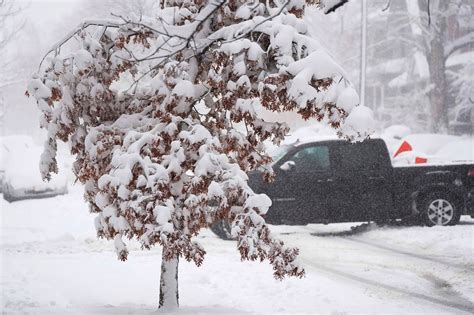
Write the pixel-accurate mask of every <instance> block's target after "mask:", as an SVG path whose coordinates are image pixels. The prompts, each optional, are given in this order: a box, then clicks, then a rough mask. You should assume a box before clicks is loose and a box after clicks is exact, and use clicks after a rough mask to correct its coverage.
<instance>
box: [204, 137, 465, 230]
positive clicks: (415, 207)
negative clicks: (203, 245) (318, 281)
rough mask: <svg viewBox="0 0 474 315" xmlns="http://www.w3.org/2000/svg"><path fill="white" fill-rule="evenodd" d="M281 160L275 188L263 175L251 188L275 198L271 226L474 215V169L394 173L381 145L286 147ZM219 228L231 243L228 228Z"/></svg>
mask: <svg viewBox="0 0 474 315" xmlns="http://www.w3.org/2000/svg"><path fill="white" fill-rule="evenodd" d="M274 161H275V162H274V164H273V169H274V171H275V173H276V178H275V181H274V182H273V183H266V182H264V181H263V180H262V176H261V174H259V173H258V172H255V173H251V174H249V185H250V187H252V189H253V190H254V191H255V192H257V193H265V194H267V195H268V196H269V197H270V198H271V200H272V206H271V208H270V209H269V211H268V213H267V214H266V217H265V219H266V221H267V223H269V224H308V223H335V222H351V221H375V222H384V221H388V220H393V219H403V218H408V217H410V218H415V219H417V220H419V222H420V223H422V224H425V225H428V226H433V225H455V224H457V223H458V222H459V218H460V216H461V215H462V214H469V215H471V216H473V215H474V165H473V164H455V165H439V166H432V165H420V166H418V165H417V166H409V167H392V163H391V160H390V156H389V152H388V150H387V146H386V145H385V142H384V141H383V140H381V139H369V140H365V141H364V142H359V143H350V142H347V141H343V140H329V141H318V142H305V143H301V142H300V143H295V144H292V145H284V146H281V147H280V148H278V150H277V151H276V152H275V154H274ZM213 230H214V231H215V232H216V234H218V235H219V236H223V237H225V235H224V234H227V233H225V232H227V231H229V226H228V223H222V224H217V225H215V226H214V227H213ZM227 235H228V234H227Z"/></svg>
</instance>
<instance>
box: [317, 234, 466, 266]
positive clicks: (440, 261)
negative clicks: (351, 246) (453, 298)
mask: <svg viewBox="0 0 474 315" xmlns="http://www.w3.org/2000/svg"><path fill="white" fill-rule="evenodd" d="M312 235H313V234H312ZM341 239H343V240H347V241H352V242H356V243H360V244H364V245H367V246H372V247H375V248H379V249H382V250H385V251H389V252H393V253H396V254H399V255H404V256H408V257H413V258H416V259H421V260H426V261H429V262H434V263H438V264H441V265H445V266H447V267H453V268H457V269H461V270H463V271H465V270H468V271H471V272H474V267H473V266H469V265H465V264H456V263H451V262H447V261H445V260H442V259H439V258H436V257H432V256H426V255H420V254H415V253H411V252H407V251H404V250H401V249H397V248H395V247H389V246H386V245H383V244H379V243H376V242H370V241H367V240H361V239H358V238H355V237H342V238H341Z"/></svg>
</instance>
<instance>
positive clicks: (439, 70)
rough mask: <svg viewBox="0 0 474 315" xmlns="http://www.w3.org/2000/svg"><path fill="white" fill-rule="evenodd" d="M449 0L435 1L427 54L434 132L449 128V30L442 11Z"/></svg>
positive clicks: (430, 125) (431, 125) (431, 124)
mask: <svg viewBox="0 0 474 315" xmlns="http://www.w3.org/2000/svg"><path fill="white" fill-rule="evenodd" d="M447 6H448V1H439V2H434V7H435V10H434V12H437V14H436V16H434V18H436V19H435V20H434V21H433V22H434V25H432V26H431V28H432V35H431V36H432V39H431V42H430V50H429V51H428V54H427V59H428V65H429V71H430V83H431V91H430V95H429V97H430V104H431V108H430V109H431V119H430V122H429V128H430V130H431V131H432V132H439V131H447V129H448V104H447V94H448V86H447V83H446V65H445V57H444V39H445V37H446V32H447V21H446V17H444V16H443V15H442V14H441V13H440V12H445V11H446V10H447Z"/></svg>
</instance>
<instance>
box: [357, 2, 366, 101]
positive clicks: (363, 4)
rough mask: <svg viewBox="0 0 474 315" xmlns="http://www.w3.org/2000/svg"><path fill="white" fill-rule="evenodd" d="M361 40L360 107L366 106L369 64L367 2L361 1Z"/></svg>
mask: <svg viewBox="0 0 474 315" xmlns="http://www.w3.org/2000/svg"><path fill="white" fill-rule="evenodd" d="M360 8H361V23H362V31H361V39H360V80H359V81H360V82H359V94H360V105H365V72H366V68H367V65H366V62H367V0H361V6H360Z"/></svg>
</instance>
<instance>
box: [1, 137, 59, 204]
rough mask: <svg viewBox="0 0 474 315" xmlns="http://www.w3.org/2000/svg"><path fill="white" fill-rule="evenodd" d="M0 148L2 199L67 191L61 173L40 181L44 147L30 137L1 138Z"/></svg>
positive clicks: (8, 199) (45, 196)
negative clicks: (40, 162)
mask: <svg viewBox="0 0 474 315" xmlns="http://www.w3.org/2000/svg"><path fill="white" fill-rule="evenodd" d="M0 147H1V155H0V180H1V182H0V185H1V190H2V192H3V198H4V199H5V200H7V201H9V202H13V201H17V200H23V199H35V198H47V197H52V196H56V195H62V194H66V193H67V177H66V176H65V175H64V174H62V173H59V174H54V175H53V176H52V178H51V180H50V181H49V182H45V181H43V180H42V178H41V175H40V171H39V161H40V156H41V153H42V152H43V148H42V147H41V146H39V145H37V144H35V143H34V141H33V139H32V138H31V137H28V136H17V135H15V136H6V137H1V138H0Z"/></svg>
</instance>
